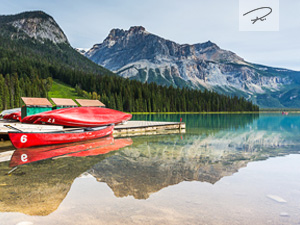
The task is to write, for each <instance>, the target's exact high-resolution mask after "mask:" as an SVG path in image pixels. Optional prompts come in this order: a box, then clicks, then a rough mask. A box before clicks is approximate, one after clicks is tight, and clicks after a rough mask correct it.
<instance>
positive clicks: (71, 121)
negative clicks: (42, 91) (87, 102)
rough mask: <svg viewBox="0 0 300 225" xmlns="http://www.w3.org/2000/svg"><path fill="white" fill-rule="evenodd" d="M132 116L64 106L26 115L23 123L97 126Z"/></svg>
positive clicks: (126, 119) (125, 119) (120, 121)
mask: <svg viewBox="0 0 300 225" xmlns="http://www.w3.org/2000/svg"><path fill="white" fill-rule="evenodd" d="M131 118H132V115H131V114H128V113H123V112H120V111H117V110H113V109H108V108H99V107H77V108H64V109H57V110H53V111H48V112H44V113H39V114H35V115H32V116H29V117H25V118H24V119H23V120H22V121H21V122H22V123H35V124H56V125H61V126H69V127H97V126H104V125H108V124H118V123H122V122H125V121H128V120H130V119H131Z"/></svg>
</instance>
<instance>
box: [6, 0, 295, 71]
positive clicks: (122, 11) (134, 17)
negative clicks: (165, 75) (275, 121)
mask: <svg viewBox="0 0 300 225" xmlns="http://www.w3.org/2000/svg"><path fill="white" fill-rule="evenodd" d="M261 1H262V2H263V3H264V2H266V1H267V0H261ZM0 6H1V7H0V14H2V15H8V14H16V13H19V12H23V11H29V10H43V11H45V12H46V13H48V14H49V15H51V16H52V17H53V18H54V19H55V20H56V22H57V23H58V24H59V25H60V27H61V28H62V29H63V31H64V32H65V34H66V35H67V37H68V39H69V41H70V43H71V45H72V46H73V47H77V48H91V47H92V46H93V45H94V44H96V43H101V42H102V41H103V40H104V39H105V38H106V36H107V35H108V33H109V31H110V30H111V29H112V28H122V29H129V27H131V26H137V25H141V26H144V27H145V28H146V30H147V31H149V32H151V33H154V34H156V35H159V36H161V37H163V38H166V39H169V40H172V41H175V42H177V43H180V44H195V43H201V42H206V41H208V40H210V41H212V42H214V43H216V44H217V45H219V46H220V47H221V48H223V49H226V50H231V51H233V52H235V53H237V54H238V55H239V56H241V57H242V58H244V59H245V60H247V61H249V62H254V63H259V64H264V65H269V66H275V67H283V68H289V69H294V70H300V1H299V0H280V7H279V9H280V18H279V22H280V26H279V31H273V32H270V31H269V32H262V31H260V32H257V31H256V32H245V31H239V0H210V1H208V0H184V1H183V0H142V1H141V0H85V1H83V0H0Z"/></svg>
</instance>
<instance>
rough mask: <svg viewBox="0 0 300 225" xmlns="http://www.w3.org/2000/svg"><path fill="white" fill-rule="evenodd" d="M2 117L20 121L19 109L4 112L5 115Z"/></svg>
mask: <svg viewBox="0 0 300 225" xmlns="http://www.w3.org/2000/svg"><path fill="white" fill-rule="evenodd" d="M3 119H6V120H17V121H21V111H19V112H13V113H10V114H6V115H5V116H3Z"/></svg>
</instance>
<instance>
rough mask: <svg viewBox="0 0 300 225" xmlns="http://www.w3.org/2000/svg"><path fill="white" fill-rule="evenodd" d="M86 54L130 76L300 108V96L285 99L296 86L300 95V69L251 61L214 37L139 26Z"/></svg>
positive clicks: (267, 104) (112, 35) (268, 104)
mask: <svg viewBox="0 0 300 225" xmlns="http://www.w3.org/2000/svg"><path fill="white" fill-rule="evenodd" d="M85 56H86V57H88V58H89V59H91V60H92V61H94V62H95V63H97V64H98V65H101V66H104V67H105V68H107V69H110V70H112V71H114V72H115V73H117V74H119V75H120V76H122V77H125V78H129V79H136V80H139V81H142V82H148V83H151V82H155V83H158V84H160V85H166V86H175V87H180V88H183V87H185V88H193V89H201V90H204V89H208V90H211V91H216V92H219V93H221V94H227V95H237V96H243V97H246V98H247V99H249V100H252V101H253V102H254V103H257V104H259V105H260V106H262V107H289V105H294V103H295V102H296V105H297V107H300V97H299V96H300V95H298V94H297V96H296V98H294V99H295V100H293V99H290V100H288V101H287V103H286V102H285V101H283V100H282V99H281V97H282V96H284V95H286V94H287V92H289V91H291V90H293V89H294V88H296V89H295V90H294V91H293V92H297V93H299V90H300V88H299V84H300V82H299V77H300V72H297V71H292V70H287V69H281V68H273V67H268V66H263V65H258V64H253V63H249V62H247V61H245V60H244V59H243V58H242V57H240V56H238V55H237V54H235V53H234V52H231V51H227V50H223V49H221V48H220V47H219V46H218V45H216V44H215V43H212V42H211V41H207V42H205V43H198V44H193V45H189V44H178V43H176V42H173V41H170V40H167V39H164V38H161V37H159V36H157V35H154V34H151V33H149V32H148V31H146V29H145V28H144V27H142V26H135V27H130V28H129V30H123V29H112V30H111V31H110V33H109V35H108V36H107V37H106V38H105V39H104V41H103V42H102V43H100V44H95V45H94V46H93V47H92V48H91V49H90V50H88V51H87V52H86V53H85ZM266 97H267V98H268V99H269V102H265V100H264V99H265V98H266ZM289 97H292V96H289ZM292 100H293V101H292Z"/></svg>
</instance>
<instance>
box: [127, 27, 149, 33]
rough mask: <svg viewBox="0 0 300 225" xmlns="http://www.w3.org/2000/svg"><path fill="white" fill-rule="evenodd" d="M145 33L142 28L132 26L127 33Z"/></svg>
mask: <svg viewBox="0 0 300 225" xmlns="http://www.w3.org/2000/svg"><path fill="white" fill-rule="evenodd" d="M144 31H146V29H145V27H143V26H132V27H130V28H129V33H140V32H144Z"/></svg>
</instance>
